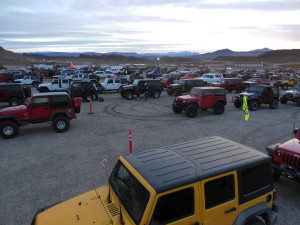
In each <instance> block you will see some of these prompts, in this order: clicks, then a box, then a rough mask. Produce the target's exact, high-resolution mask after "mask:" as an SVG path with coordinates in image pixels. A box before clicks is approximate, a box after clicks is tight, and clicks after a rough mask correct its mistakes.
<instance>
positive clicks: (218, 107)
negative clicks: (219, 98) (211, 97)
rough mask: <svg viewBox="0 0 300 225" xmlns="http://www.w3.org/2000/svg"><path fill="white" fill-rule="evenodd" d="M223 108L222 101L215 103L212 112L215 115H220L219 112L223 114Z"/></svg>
mask: <svg viewBox="0 0 300 225" xmlns="http://www.w3.org/2000/svg"><path fill="white" fill-rule="evenodd" d="M224 109H225V107H224V104H223V103H217V104H216V105H215V107H214V113H215V114H216V115H221V114H223V112H224Z"/></svg>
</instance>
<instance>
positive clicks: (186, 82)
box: [167, 79, 207, 96]
mask: <svg viewBox="0 0 300 225" xmlns="http://www.w3.org/2000/svg"><path fill="white" fill-rule="evenodd" d="M206 86H207V82H204V81H203V80H202V79H181V80H179V81H178V83H177V84H170V85H169V86H168V90H167V92H168V94H169V95H173V94H174V93H175V96H179V95H181V94H182V93H186V92H190V90H191V89H192V88H193V87H206Z"/></svg>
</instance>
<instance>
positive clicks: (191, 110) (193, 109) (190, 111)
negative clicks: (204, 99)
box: [185, 105, 198, 117]
mask: <svg viewBox="0 0 300 225" xmlns="http://www.w3.org/2000/svg"><path fill="white" fill-rule="evenodd" d="M197 112H198V107H197V106H195V105H189V106H188V107H186V109H185V113H186V115H187V116H188V117H195V116H196V115H197Z"/></svg>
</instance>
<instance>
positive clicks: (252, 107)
mask: <svg viewBox="0 0 300 225" xmlns="http://www.w3.org/2000/svg"><path fill="white" fill-rule="evenodd" d="M249 109H250V111H256V110H257V109H258V101H257V100H253V101H251V102H250V103H249Z"/></svg>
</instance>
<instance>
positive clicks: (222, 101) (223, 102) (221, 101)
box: [213, 100, 226, 108]
mask: <svg viewBox="0 0 300 225" xmlns="http://www.w3.org/2000/svg"><path fill="white" fill-rule="evenodd" d="M218 103H222V104H224V106H225V105H226V103H225V101H224V100H218V101H216V102H215V103H214V105H213V108H214V107H215V106H216V104H218Z"/></svg>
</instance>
